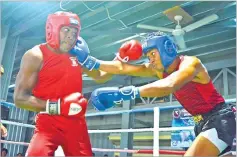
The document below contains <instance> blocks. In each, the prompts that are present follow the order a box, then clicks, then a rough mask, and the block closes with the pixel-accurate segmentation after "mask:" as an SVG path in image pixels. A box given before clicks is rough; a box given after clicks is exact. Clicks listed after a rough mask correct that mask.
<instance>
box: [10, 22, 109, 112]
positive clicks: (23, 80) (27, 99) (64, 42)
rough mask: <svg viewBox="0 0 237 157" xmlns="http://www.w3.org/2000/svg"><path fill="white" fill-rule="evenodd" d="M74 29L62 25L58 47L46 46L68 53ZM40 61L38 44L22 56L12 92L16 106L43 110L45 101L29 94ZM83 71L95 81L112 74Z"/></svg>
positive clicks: (71, 44) (105, 79)
mask: <svg viewBox="0 0 237 157" xmlns="http://www.w3.org/2000/svg"><path fill="white" fill-rule="evenodd" d="M76 31H77V30H76V28H73V27H69V26H65V27H62V28H61V30H60V48H59V49H57V50H55V49H53V48H51V47H50V46H49V45H47V47H48V48H49V49H50V50H51V51H53V52H55V53H57V54H64V53H68V51H69V50H70V49H71V48H72V47H73V46H74V45H73V44H74V43H75V42H76V40H77V36H76V35H75V34H76ZM42 62H43V55H42V52H41V50H40V48H39V46H35V47H34V48H32V49H30V50H28V51H27V52H26V53H25V54H24V56H23V57H22V61H21V66H20V71H19V73H18V75H17V77H16V83H15V84H16V86H15V92H14V102H15V105H16V106H17V107H20V108H23V109H27V110H30V111H35V112H40V111H45V109H46V101H44V100H41V99H39V98H36V97H35V96H33V95H32V94H31V93H32V90H33V88H34V87H35V85H36V83H37V79H38V73H39V71H40V70H41V68H42V66H43V65H42ZM84 72H85V73H86V74H87V75H88V76H90V77H92V78H93V79H94V80H95V81H96V82H97V83H104V82H106V81H108V80H110V79H111V78H112V74H108V73H105V72H102V71H98V70H93V71H88V70H84Z"/></svg>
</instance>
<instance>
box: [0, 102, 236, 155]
mask: <svg viewBox="0 0 237 157" xmlns="http://www.w3.org/2000/svg"><path fill="white" fill-rule="evenodd" d="M233 102H234V103H235V102H236V99H228V100H226V103H233ZM1 105H4V106H6V107H15V105H14V104H12V103H8V102H1ZM176 108H182V106H181V105H174V106H167V107H154V108H142V109H132V110H122V111H105V112H96V113H88V114H86V117H94V116H102V115H103V116H106V115H118V114H123V113H141V112H153V113H154V127H153V128H141V129H114V130H113V129H111V130H89V134H102V133H123V132H133V133H135V132H153V149H138V150H130V149H103V148H92V150H93V151H94V152H120V153H122V152H124V153H132V154H152V155H153V156H159V155H184V154H185V151H177V150H161V149H160V147H159V135H160V132H165V131H178V130H193V129H194V127H193V126H189V127H162V128H161V127H160V126H159V122H160V111H164V110H170V109H176ZM1 122H2V123H3V124H8V125H16V126H22V127H27V128H35V126H34V125H30V124H25V123H19V122H13V121H7V120H1ZM1 143H5V144H13V145H23V146H28V145H29V143H26V142H18V141H8V140H1ZM232 155H236V152H232Z"/></svg>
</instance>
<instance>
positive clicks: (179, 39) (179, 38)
mask: <svg viewBox="0 0 237 157" xmlns="http://www.w3.org/2000/svg"><path fill="white" fill-rule="evenodd" d="M218 18H219V17H218V15H216V14H212V15H210V16H207V17H205V18H203V19H201V20H199V21H197V22H194V23H192V24H190V25H188V26H185V27H184V28H182V27H181V25H180V21H181V20H182V19H183V17H182V16H181V15H176V16H174V19H175V20H176V21H177V23H178V24H177V25H176V27H175V29H171V28H165V27H156V26H150V25H145V24H138V25H137V27H138V28H141V29H148V30H153V31H161V32H169V33H172V35H173V36H174V40H175V42H176V43H177V45H178V47H179V49H185V48H186V44H185V41H184V34H185V33H187V32H190V31H192V30H194V29H196V28H199V27H201V26H204V25H207V24H209V23H211V22H213V21H215V20H217V19H218Z"/></svg>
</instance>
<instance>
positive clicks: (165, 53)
mask: <svg viewBox="0 0 237 157" xmlns="http://www.w3.org/2000/svg"><path fill="white" fill-rule="evenodd" d="M154 48H156V49H157V50H158V51H159V54H160V58H161V62H162V65H163V66H164V68H165V69H167V68H168V67H169V65H170V64H172V63H173V61H174V60H175V58H176V56H177V48H176V46H175V43H174V42H173V41H172V40H171V39H170V38H169V37H168V36H166V35H163V36H159V35H158V36H157V35H154V36H150V37H149V38H148V39H146V40H145V41H144V42H143V44H142V50H143V54H145V55H146V54H147V53H148V52H149V51H150V50H151V49H154Z"/></svg>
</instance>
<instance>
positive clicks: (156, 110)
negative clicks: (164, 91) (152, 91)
mask: <svg viewBox="0 0 237 157" xmlns="http://www.w3.org/2000/svg"><path fill="white" fill-rule="evenodd" d="M159 123H160V109H159V107H154V129H153V156H159V140H160V139H159V136H160V131H159V127H160V124H159Z"/></svg>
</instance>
